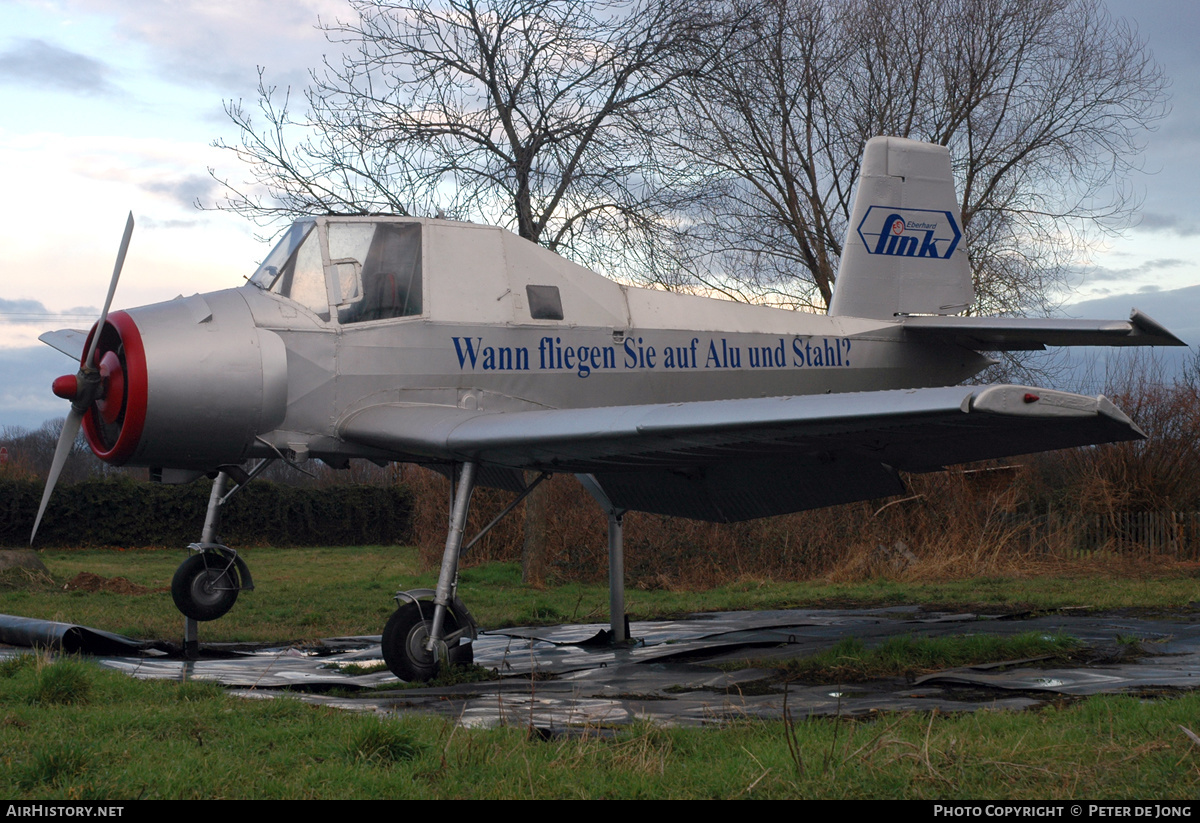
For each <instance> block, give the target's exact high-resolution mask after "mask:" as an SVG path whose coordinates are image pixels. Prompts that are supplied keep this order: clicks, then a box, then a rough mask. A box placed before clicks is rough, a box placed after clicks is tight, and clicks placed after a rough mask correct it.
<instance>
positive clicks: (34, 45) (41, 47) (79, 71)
mask: <svg viewBox="0 0 1200 823" xmlns="http://www.w3.org/2000/svg"><path fill="white" fill-rule="evenodd" d="M111 75H112V69H111V68H109V66H108V65H106V64H105V63H102V62H101V61H99V60H96V59H94V58H91V57H88V56H87V55H86V54H81V53H79V52H76V51H70V50H68V49H64V48H62V47H61V46H56V45H54V44H53V43H47V42H46V41H45V40H39V39H35V38H24V39H20V40H17V41H16V43H15V45H14V46H13V47H12V48H10V49H9V50H8V51H5V52H0V82H6V83H10V84H13V85H22V86H35V87H41V88H51V89H56V90H59V91H66V92H70V93H72V94H85V95H103V96H112V95H118V94H120V93H121V92H120V90H119V89H118V88H117V87H116V86H114V85H113V84H112V83H111V82H109V79H108V78H109V77H110V76H111Z"/></svg>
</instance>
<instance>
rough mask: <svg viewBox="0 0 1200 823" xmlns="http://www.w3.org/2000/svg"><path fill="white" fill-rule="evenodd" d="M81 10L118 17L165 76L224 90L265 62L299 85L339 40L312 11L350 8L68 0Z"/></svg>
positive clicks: (205, 0) (344, 4)
mask: <svg viewBox="0 0 1200 823" xmlns="http://www.w3.org/2000/svg"><path fill="white" fill-rule="evenodd" d="M66 5H67V6H69V7H73V8H74V9H77V10H79V11H83V12H85V13H93V14H101V15H104V16H106V17H110V18H112V19H115V20H116V21H117V30H118V31H119V32H121V36H123V37H127V38H129V39H132V40H136V41H138V42H140V43H142V44H144V45H145V46H146V47H147V48H149V49H150V50H151V51H152V52H153V53H154V54H155V55H156V56H155V62H156V63H157V64H158V68H159V71H160V72H161V74H162V75H163V76H165V77H169V78H171V79H173V80H175V81H176V82H181V83H186V84H187V85H188V86H192V87H194V86H195V85H197V84H198V83H203V84H206V85H209V86H211V87H213V88H216V89H220V90H221V91H222V93H228V92H229V91H232V90H234V89H245V88H246V84H247V82H248V81H249V82H250V83H253V82H254V81H255V79H256V67H257V66H266V67H267V68H268V69H269V72H270V75H271V77H272V78H273V80H274V82H277V83H281V84H282V85H284V86H286V85H293V86H304V85H307V83H308V71H309V70H310V69H313V68H316V67H319V66H320V65H321V61H322V57H323V56H324V55H326V54H329V55H331V56H332V55H336V54H338V53H339V52H340V51H341V50H342V47H341V46H340V45H337V44H333V43H330V42H328V41H327V40H326V38H325V35H324V33H323V32H321V31H319V30H318V29H317V22H318V19H320V20H324V21H329V22H332V21H333V20H335V19H337V18H339V17H340V18H342V19H352V18H354V17H356V14H355V12H354V10H353V9H352V7H351V6H350V3H349V2H348V0H293V2H290V3H280V2H278V1H277V0H239V2H237V3H214V2H212V0H174V2H171V3H164V2H162V0H67V2H66Z"/></svg>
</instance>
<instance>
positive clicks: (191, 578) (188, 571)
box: [171, 552, 240, 621]
mask: <svg viewBox="0 0 1200 823" xmlns="http://www.w3.org/2000/svg"><path fill="white" fill-rule="evenodd" d="M239 589H240V585H239V583H238V577H237V572H236V571H235V570H234V566H233V563H232V562H230V561H229V560H228V559H227V558H225V557H223V556H222V555H219V554H215V553H212V552H201V553H199V554H193V555H192V556H191V557H189V558H188V559H187V560H185V561H183V562H182V563H180V564H179V568H178V569H176V570H175V577H173V578H172V579H171V599H173V600H174V601H175V608H177V609H179V611H181V612H183V616H184V617H190V618H192V619H193V620H201V621H204V620H216V619H217V618H218V617H221V616H222V615H224V614H225V613H226V612H227V611H229V610H230V609H232V608H233V604H234V603H236V602H237V596H238V590H239Z"/></svg>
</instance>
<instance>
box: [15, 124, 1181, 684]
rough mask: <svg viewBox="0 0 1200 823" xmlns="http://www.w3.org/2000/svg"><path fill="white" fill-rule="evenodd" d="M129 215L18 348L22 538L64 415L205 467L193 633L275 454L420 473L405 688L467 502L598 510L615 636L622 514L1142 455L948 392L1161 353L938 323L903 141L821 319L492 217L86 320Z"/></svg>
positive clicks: (939, 162)
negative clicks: (974, 379) (67, 312)
mask: <svg viewBox="0 0 1200 823" xmlns="http://www.w3.org/2000/svg"><path fill="white" fill-rule="evenodd" d="M132 228H133V217H132V215H130V218H129V222H128V224H127V226H126V231H125V236H124V238H123V240H122V243H121V250H120V253H119V255H118V259H117V265H116V267H115V269H114V272H113V277H112V280H111V283H110V285H109V290H108V296H107V299H106V301H105V304H104V310H103V312H102V313H101V316H100V319H99V321H98V322H97V323H96V325H95V326H94V327H93V328H92V330H91V331H90V332H82V331H72V330H63V331H58V332H48V333H47V334H45V335H43V336H42V338H41V339H42V340H43V341H45V342H47V343H49V344H50V345H51V346H54V347H55V348H57V349H59V350H61V351H63V352H64V353H66V354H69V355H70V356H71V357H73V358H75V359H76V360H78V361H79V362H80V363H81V364H82V365H81V368H80V369H79V371H78V373H77V374H75V375H67V376H64V377H60V378H58V379H57V380H56V381H55V382H54V392H55V394H57V395H59V396H60V397H62V398H65V399H67V400H70V401H71V411H70V414H69V416H68V417H67V420H66V423H65V425H64V427H63V431H62V434H61V437H60V439H59V443H58V449H57V452H56V454H55V457H54V462H53V466H52V470H51V472H50V476H49V479H48V482H47V483H46V489H45V494H44V496H43V498H42V504H41V509H40V510H39V512H38V519H37V523H35V525H34V535H36V532H37V524H38V523H40V522H41V518H42V515H43V514H44V512H45V508H46V502H47V501H48V500H49V498H50V495H51V492H52V490H53V488H54V484H55V482H56V480H57V477H58V474H59V472H60V471H61V469H62V465H63V462H64V461H65V459H66V456H67V453H68V452H69V450H70V446H71V444H72V443H73V441H74V439H75V437H76V435H77V433H78V430H79V427H80V426H81V425H82V427H83V431H84V434H85V436H86V438H87V442H88V444H89V445H90V447H91V449H92V451H93V452H95V454H96V455H97V456H98V457H100V458H101V459H103V460H106V461H108V462H110V463H113V464H116V465H126V466H144V467H148V468H149V469H150V473H151V476H152V478H154V479H156V480H160V481H162V482H169V483H180V482H188V481H190V480H193V479H195V478H198V477H199V476H201V475H209V476H213V477H215V482H214V485H213V491H212V496H211V498H210V501H209V508H208V516H207V518H206V520H205V526H204V531H203V534H202V536H201V540H200V542H198V543H194V544H192V545H191V547H190V548H191V549H192V553H191V555H190V556H189V557H188V559H187V560H186V561H185V562H184V563H183V564H182V565H181V566H180V568H179V570H178V572H177V573H176V575H175V578H174V580H173V582H172V594H173V596H174V600H175V603H176V605H177V606H178V607H179V609H180V611H181V612H182V613H183V614H184V615H185V616H186V617H187V618H188V627H189V629H188V632H189V634H185V637H189V638H190V640H189V642H193V643H194V639H195V635H194V628H195V623H194V622H193V621H203V620H212V619H215V618H218V617H220V616H221V615H223V614H225V613H226V612H227V611H228V610H229V608H230V607H232V606H233V604H234V601H235V600H236V599H237V595H238V592H239V591H240V590H241V589H248V588H253V581H252V578H251V576H250V572H249V569H248V568H247V566H246V564H245V562H244V560H243V559H242V558H240V557H239V556H238V555H237V553H236V552H235V551H233V550H232V549H230V548H228V547H226V546H224V545H221V544H220V543H218V542H217V536H216V530H217V528H218V525H219V519H220V506H221V504H223V503H224V502H225V501H226V500H227V499H228V497H229V495H230V494H233V493H234V492H235V491H237V489H239V488H241V487H242V486H244V485H245V484H246V483H247V482H249V481H250V480H251V479H252V478H253V477H254V476H255V475H257V474H258V473H259V472H261V471H262V469H263V468H264V467H265V466H266V465H268V464H269V463H270V462H272V461H275V460H283V461H286V462H288V463H291V464H296V463H301V462H303V461H305V460H308V459H311V458H317V459H320V460H322V461H324V462H326V463H328V464H330V465H331V466H334V467H344V466H346V465H347V461H348V460H350V459H352V458H365V459H368V460H373V461H376V462H383V461H404V462H412V463H418V464H424V465H427V466H431V467H433V468H436V469H438V470H440V471H442V472H443V473H445V474H446V475H448V476H449V477H450V478H451V481H452V483H453V485H454V492H453V494H452V502H451V505H450V509H451V512H450V526H449V530H448V534H447V538H446V547H445V552H444V555H443V560H442V565H441V571H440V574H439V577H438V584H437V589H436V590H428V589H424V590H413V591H403V592H399V593H397V594H396V596H395V598H396V602H397V606H398V608H397V610H396V612H395V614H394V615H393V616H392V617H391V619H390V620H389V621H388V623H387V626H386V628H385V629H384V633H383V655H384V658H385V660H386V661H387V663H388V665H389V667H390V669H391V670H392V671H393V672H394V673H395V674H396V675H397V676H398V677H400V678H402V679H405V680H427V679H429V678H430V677H432V676H433V675H434V674H435V673H436V671H437V669H438V666H439V665H440V664H441V663H442V662H444V661H447V660H448V661H451V662H457V661H466V660H470V659H471V641H472V640H473V639H474V638H475V637H476V631H477V629H476V625H475V622H474V620H473V619H472V617H471V615H470V613H469V612H468V611H467V609H466V607H465V606H464V605H463V603H462V601H461V600H460V599H459V596H458V585H457V579H458V575H457V572H458V561H459V556H460V553H461V551H462V550H463V548H464V547H463V537H464V524H465V522H466V516H467V508H468V505H469V503H470V499H471V494H472V491H473V490H474V489H475V487H476V486H479V485H484V486H490V487H497V488H501V489H508V490H511V491H513V492H516V493H518V495H520V496H519V497H518V498H517V500H514V502H513V505H515V504H516V502H517V501H518V500H519V499H521V497H523V496H524V495H525V494H528V492H529V491H530V490H531V489H532V488H533V487H534V486H535V485H536V484H537V483H539V482H541V481H542V480H543V479H544V478H545V477H546V476H548V475H549V474H551V473H555V472H570V473H573V474H576V475H578V476H579V477H580V479H581V480H583V482H584V484H585V486H586V487H587V488H588V489H589V491H590V492H591V493H592V494H593V495H594V496H595V498H596V499H597V501H598V502H599V503H600V505H601V506H602V507H603V508H604V510H605V511H606V512H607V513H608V516H609V558H610V595H611V597H610V612H611V614H610V617H611V619H612V634H611V637H612V639H613V640H614V641H621V640H624V639H625V632H626V628H625V626H624V625H623V612H624V604H623V580H624V572H623V561H622V550H621V536H622V533H621V529H622V524H621V517H622V515H623V514H624V513H625V512H626V511H631V510H635V511H646V512H657V513H661V514H667V515H676V516H682V517H690V518H698V519H701V520H710V521H720V522H729V521H737V520H744V519H748V518H755V517H766V516H770V515H776V514H783V513H786V512H794V511H799V510H802V509H811V508H817V507H821V506H830V505H834V504H838V503H846V502H850V501H855V500H864V499H873V498H880V497H886V496H889V495H895V494H899V493H901V492H902V491H903V490H904V486H903V482H902V479H901V476H900V472H926V471H935V470H939V469H941V468H943V467H945V466H947V465H950V464H955V463H963V462H969V461H976V460H984V459H991V458H999V457H1006V456H1009V455H1015V454H1025V453H1030V452H1036V451H1043V450H1048V449H1059V448H1064V447H1070V446H1081V445H1085V444H1094V443H1104V442H1112V441H1121V440H1132V439H1137V438H1141V437H1144V436H1145V435H1144V434H1143V433H1142V432H1141V430H1139V429H1138V427H1137V426H1136V425H1135V424H1134V423H1133V422H1132V421H1131V420H1130V419H1129V418H1128V417H1126V416H1125V415H1124V414H1123V413H1122V412H1121V411H1120V410H1118V409H1117V408H1116V407H1115V406H1114V405H1113V404H1112V403H1111V402H1109V401H1108V400H1107V399H1106V398H1104V397H1103V396H1100V397H1084V396H1080V395H1077V394H1069V393H1065V392H1061V391H1054V390H1050V389H1043V388H1033V387H1027V386H1014V385H992V386H979V385H975V386H961V385H956V384H959V383H961V382H962V381H963V380H965V379H967V378H969V377H971V376H972V375H974V374H977V373H978V372H979V371H980V370H982V369H984V368H985V367H987V366H988V365H989V364H990V363H992V362H993V360H991V359H990V358H989V357H987V356H985V355H984V354H981V352H985V351H1007V350H1031V349H1041V348H1044V347H1045V346H1047V345H1054V346H1060V345H1108V346H1140V345H1151V346H1155V345H1162V346H1177V345H1184V344H1183V342H1182V341H1181V340H1179V339H1178V338H1177V337H1175V336H1174V335H1173V334H1171V333H1170V332H1169V331H1167V330H1166V329H1164V328H1163V327H1161V326H1160V325H1158V324H1157V323H1155V322H1154V321H1153V320H1151V319H1150V318H1148V317H1146V316H1145V315H1143V314H1141V313H1139V312H1137V311H1134V312H1133V314H1132V315H1131V317H1130V319H1129V320H1128V321H1093V320H1056V319H1010V318H987V317H963V316H958V315H959V313H960V312H963V311H964V310H966V309H967V308H968V307H969V306H970V305H971V303H972V299H973V287H972V279H971V272H970V268H969V266H968V261H967V252H966V248H965V244H964V243H963V242H962V240H963V236H962V230H961V217H960V212H959V207H958V202H957V199H956V197H955V191H954V182H953V176H952V173H951V164H950V156H949V153H948V151H947V150H946V149H945V148H944V147H941V146H936V145H928V144H924V143H918V142H914V141H910V140H903V139H899V138H887V137H881V138H876V139H874V140H871V141H870V142H869V143H868V144H867V147H866V152H865V154H864V157H863V163H862V170H861V176H860V179H859V182H858V190H857V194H856V199H855V205H854V210H853V213H852V217H851V221H850V224H849V230H848V236H847V238H846V242H845V245H844V248H845V251H844V254H843V256H842V259H841V264H840V268H839V271H838V276H837V280H836V283H837V287H836V292H835V294H834V296H833V300H832V303H831V305H830V307H829V312H828V314H827V315H816V314H806V313H801V312H792V311H784V310H779V309H772V308H766V307H761V306H753V305H746V304H740V303H733V302H729V301H723V300H717V299H711V298H706V297H698V296H690V295H682V294H672V293H669V292H664V291H654V290H647V289H639V288H633V287H630V286H625V285H621V284H619V283H616V282H613V281H611V280H608V279H606V278H604V277H602V276H600V275H598V274H596V273H594V272H591V271H589V270H587V269H585V268H583V267H581V266H578V265H576V264H574V263H572V262H570V261H568V260H565V259H563V258H562V257H559V256H558V255H556V254H554V253H552V252H550V251H548V250H546V249H543V248H541V247H539V246H537V245H535V244H533V243H530V242H528V241H526V240H522V239H521V238H519V237H517V236H515V235H513V234H511V233H509V232H507V231H504V230H502V229H499V228H494V227H488V226H481V225H473V224H469V223H459V222H452V221H447V220H434V219H422V218H408V217H336V216H329V217H317V218H310V219H304V220H299V221H297V222H296V223H295V224H293V225H292V226H291V228H290V229H289V230H288V231H287V232H286V234H285V235H284V236H283V238H282V239H281V240H280V241H279V243H278V245H276V246H275V248H274V249H273V250H272V251H271V253H270V254H269V255H268V256H267V258H266V260H265V261H264V262H263V263H262V265H261V266H259V268H258V270H257V271H256V272H255V273H254V275H253V276H252V277H251V278H250V280H249V282H248V283H247V284H246V285H244V286H242V287H240V288H236V289H229V290H226V291H218V292H213V293H211V294H204V295H199V294H197V295H193V296H191V297H179V298H176V299H175V300H171V301H168V302H165V303H158V304H154V305H150V306H143V307H140V308H134V309H128V310H126V311H114V312H111V313H110V312H109V307H110V305H111V302H112V296H113V292H114V290H115V289H116V285H117V280H118V278H119V275H120V269H121V265H122V262H123V260H124V256H125V252H126V249H127V248H128V244H129V238H130V233H131V231H132ZM535 476H536V477H535ZM231 478H232V479H233V480H234V481H235V482H236V485H234V486H233V488H232V490H230V489H229V480H230V479H231ZM511 508H512V507H511V506H510V507H509V510H511ZM506 511H507V510H506ZM476 539H478V538H476ZM31 542H32V537H31ZM469 545H470V544H468V546H467V548H469Z"/></svg>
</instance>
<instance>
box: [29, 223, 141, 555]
mask: <svg viewBox="0 0 1200 823" xmlns="http://www.w3.org/2000/svg"><path fill="white" fill-rule="evenodd" d="M132 236H133V212H130V213H129V219H128V220H126V221H125V234H124V235H123V236H122V237H121V248H120V250H119V251H118V252H117V262H116V265H115V266H113V273H112V280H111V281H110V282H109V284H108V296H107V297H105V298H104V309H103V310H102V311H101V312H100V319H99V320H98V321H97V322H96V326H95V328H93V329H92V335H91V338H92V339H91V343H90V344H89V345H88V349H87V352H86V353H85V354H84V356H83V360H82V361H81V363H80V366H79V372H78V374H75V375H73V376H72V375H65V376H63V377H59V378H58V379H57V380H55V381H54V386H53V390H54V393H55V394H56V395H58V396H59V397H61V398H63V399H65V400H70V401H71V412H70V414H68V415H67V419H66V421H64V422H63V427H62V432H61V433H60V434H59V436H58V445H57V446H56V447H55V449H54V460H53V462H51V464H50V474H49V475H47V477H46V489H45V491H43V492H42V505H41V506H39V507H38V513H37V519H36V520H34V521H33V532H32V533H31V534H30V535H29V545H31V546H32V545H33V540H34V538H35V537H37V530H38V526H40V525H41V524H42V515H43V514H45V513H46V504H47V503H49V502H50V495H51V493H53V491H54V485H55V484H56V483H57V482H58V476H59V475H60V474H62V470H63V465H64V464H65V463H66V462H67V456H68V455H69V454H70V453H71V446H72V445H74V443H75V438H76V436H78V434H79V427H80V425H81V424H82V423H83V416H84V415H85V414H87V411H88V409H90V408H91V407H92V404H97V405H99V404H100V403H102V402H103V401H104V400H105V399H106V397H107V395H108V393H109V391H110V390H113V389H114V388H115V393H119V392H120V391H121V388H120V387H121V385H122V382H123V380H124V378H123V376H122V375H121V371H120V366H119V365H116V364H114V362H113V360H110V359H108V358H106V360H105V361H102V362H101V363H100V364H95V363H93V359H94V358H95V356H96V346H97V345H98V344H99V342H100V334H101V332H102V331H103V330H104V324H105V322H107V321H108V310H109V308H110V307H111V306H112V299H113V294H114V293H115V292H116V290H117V281H118V280H120V279H121V268H122V267H123V266H124V265H125V253H126V252H127V251H129V238H130V237H132ZM106 406H108V407H111V406H112V404H111V403H109V404H106ZM100 411H101V413H104V414H105V415H106V416H108V415H109V414H110V412H109V410H108V408H105V407H103V406H101V407H100Z"/></svg>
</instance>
